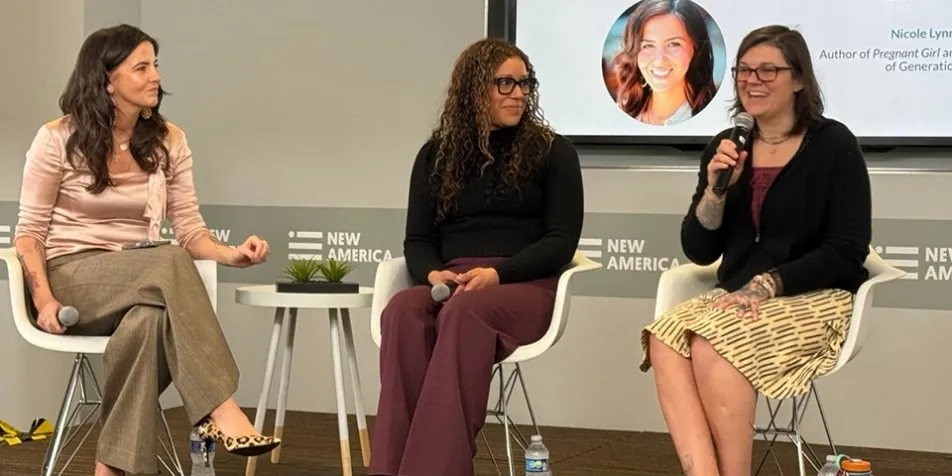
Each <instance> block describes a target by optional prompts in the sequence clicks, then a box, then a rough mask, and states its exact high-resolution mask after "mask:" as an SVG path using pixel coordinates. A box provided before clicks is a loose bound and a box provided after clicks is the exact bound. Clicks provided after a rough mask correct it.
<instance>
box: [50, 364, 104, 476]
mask: <svg viewBox="0 0 952 476" xmlns="http://www.w3.org/2000/svg"><path fill="white" fill-rule="evenodd" d="M90 384H91V385H90ZM88 386H91V387H92V390H93V392H94V393H95V397H96V398H95V399H91V398H90V395H89V390H90V389H88V388H87V387H88ZM77 390H78V391H79V392H78V393H79V395H78V397H79V398H78V401H77V402H76V405H75V407H74V406H73V399H74V397H76V396H77V395H76V393H77ZM101 405H102V393H101V391H100V390H99V382H97V381H96V374H95V373H94V372H93V369H92V366H91V365H90V364H89V358H87V357H86V355H85V354H76V357H75V358H74V359H73V370H72V372H71V373H70V377H69V382H68V383H67V386H66V395H64V396H63V403H62V405H61V406H60V411H59V415H57V417H56V424H55V426H54V428H53V439H52V440H51V441H50V444H49V447H48V448H47V450H46V458H45V460H44V461H43V476H52V475H53V474H54V471H56V463H57V462H58V461H59V457H60V456H61V454H62V453H63V451H64V449H65V448H66V447H68V446H69V444H70V442H72V441H73V438H75V437H76V435H77V434H78V433H79V432H80V431H81V430H82V429H83V427H84V426H85V427H86V432H85V434H84V435H83V436H82V439H80V440H79V442H78V443H77V444H76V447H75V448H74V449H73V452H72V453H71V454H70V455H69V458H67V460H66V462H65V463H63V466H62V468H60V470H59V473H56V474H59V475H62V474H63V471H65V470H66V468H67V467H68V466H69V464H70V462H72V461H73V458H74V457H75V456H76V453H77V452H79V450H80V448H82V446H83V443H85V442H86V439H87V438H88V437H89V434H90V433H91V432H92V430H93V424H90V419H91V418H92V416H93V415H94V414H96V411H97V410H99V408H100V406H101ZM82 410H87V411H86V413H85V416H84V417H83V418H82V421H81V422H80V423H79V424H77V419H78V418H79V416H80V415H82V414H83V411H82Z"/></svg>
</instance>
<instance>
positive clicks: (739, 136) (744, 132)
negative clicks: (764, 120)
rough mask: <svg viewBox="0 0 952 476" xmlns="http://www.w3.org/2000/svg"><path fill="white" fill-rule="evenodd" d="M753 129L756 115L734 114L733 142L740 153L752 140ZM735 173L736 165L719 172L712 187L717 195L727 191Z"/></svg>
mask: <svg viewBox="0 0 952 476" xmlns="http://www.w3.org/2000/svg"><path fill="white" fill-rule="evenodd" d="M753 130H754V116H751V115H750V114H747V113H746V112H742V113H740V114H738V115H736V116H734V130H733V131H731V142H733V143H734V147H735V148H736V149H737V153H738V154H740V151H742V150H744V149H746V148H747V142H748V141H749V140H750V132H751V131H753ZM733 173H734V167H728V168H726V169H724V170H721V171H720V172H719V173H718V175H717V181H716V182H715V183H714V186H713V187H712V190H713V191H714V194H715V195H717V196H721V195H724V192H727V187H728V186H729V185H730V183H731V174H733Z"/></svg>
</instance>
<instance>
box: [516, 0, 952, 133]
mask: <svg viewBox="0 0 952 476" xmlns="http://www.w3.org/2000/svg"><path fill="white" fill-rule="evenodd" d="M771 24H779V25H785V26H788V27H791V28H794V29H796V30H798V31H800V32H801V33H802V34H803V36H804V37H805V38H806V40H807V44H808V46H809V48H810V53H811V56H812V59H813V65H814V68H815V69H816V74H817V78H818V79H819V83H820V87H821V89H822V91H823V97H824V100H825V105H826V111H825V115H826V116H827V117H831V118H834V119H837V120H839V121H842V122H843V123H845V124H846V125H847V126H848V127H849V128H850V129H852V130H853V132H854V133H855V134H856V135H857V137H860V138H861V139H872V141H873V142H881V141H879V140H877V139H882V138H905V139H906V141H908V140H909V139H912V142H913V143H914V142H915V141H914V139H916V138H941V137H945V138H948V137H950V136H952V114H950V113H949V111H950V110H952V93H950V92H949V91H950V89H949V85H950V84H952V0H835V1H831V0H796V1H793V0H694V1H691V0H641V1H636V0H598V1H587V0H518V2H517V7H516V38H515V43H516V44H517V45H518V46H519V47H520V48H522V49H523V50H524V51H525V52H526V53H527V54H528V55H529V58H530V59H531V61H532V63H533V65H534V66H535V69H536V74H537V76H538V79H539V81H540V89H539V92H540V95H541V99H540V103H541V106H542V108H543V111H544V113H545V116H546V118H547V119H548V120H549V122H550V123H551V124H552V126H553V127H554V128H555V129H556V130H557V131H558V132H559V133H561V134H564V135H568V136H586V137H587V138H591V139H594V140H599V139H603V138H604V139H607V138H613V137H631V136H635V137H661V139H660V140H659V141H658V142H679V141H678V140H676V139H677V138H679V137H680V138H683V137H710V136H711V135H713V134H715V133H717V132H719V131H720V130H722V129H724V128H726V127H730V126H731V119H730V111H729V109H730V106H731V105H732V103H733V98H734V80H733V77H732V74H731V67H732V66H734V63H735V59H736V58H735V55H736V53H737V48H738V46H739V45H740V42H741V40H742V39H743V38H744V36H745V35H746V34H747V33H749V32H750V31H752V30H754V29H757V28H759V27H761V26H765V25H771ZM672 91H674V92H675V93H676V94H674V95H672ZM682 92H683V94H681V93H682ZM663 95H667V96H666V97H665V96H663ZM652 96H654V100H652ZM662 106H666V107H662Z"/></svg>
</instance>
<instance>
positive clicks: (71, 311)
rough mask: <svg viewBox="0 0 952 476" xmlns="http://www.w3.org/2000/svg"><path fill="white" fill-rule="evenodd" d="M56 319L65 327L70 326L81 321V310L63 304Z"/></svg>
mask: <svg viewBox="0 0 952 476" xmlns="http://www.w3.org/2000/svg"><path fill="white" fill-rule="evenodd" d="M56 319H57V320H58V321H59V323H60V325H62V326H63V327H69V326H71V325H73V324H76V322H78V321H79V311H77V310H76V308H75V307H73V306H63V307H61V308H60V310H59V312H58V313H57V314H56Z"/></svg>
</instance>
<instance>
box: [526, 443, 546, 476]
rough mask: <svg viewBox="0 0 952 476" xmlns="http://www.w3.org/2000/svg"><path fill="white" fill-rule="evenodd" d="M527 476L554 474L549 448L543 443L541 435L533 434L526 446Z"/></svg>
mask: <svg viewBox="0 0 952 476" xmlns="http://www.w3.org/2000/svg"><path fill="white" fill-rule="evenodd" d="M526 476H552V469H551V468H549V449H548V448H546V447H545V445H544V444H542V436H540V435H532V438H530V443H529V446H528V447H527V448H526Z"/></svg>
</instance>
